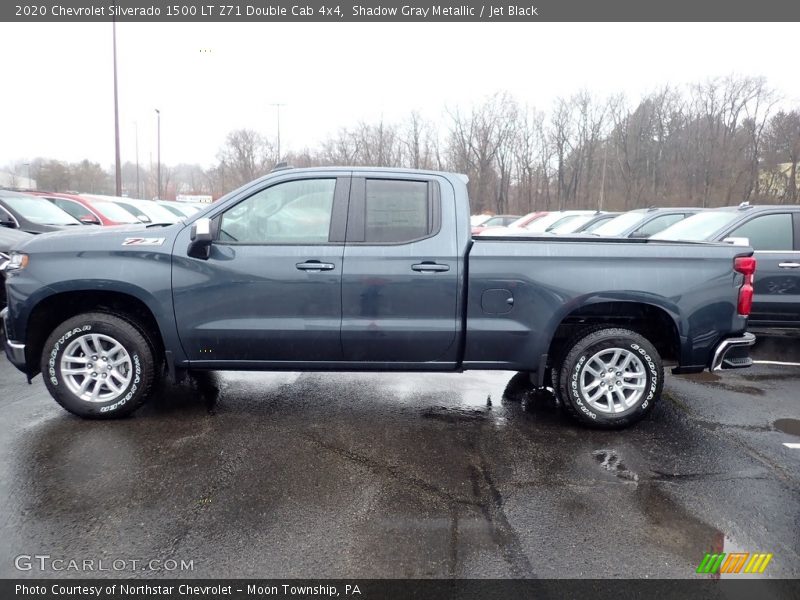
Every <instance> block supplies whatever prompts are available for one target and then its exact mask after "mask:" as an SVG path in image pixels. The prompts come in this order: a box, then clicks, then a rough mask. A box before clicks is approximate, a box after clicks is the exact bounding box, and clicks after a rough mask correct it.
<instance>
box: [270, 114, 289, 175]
mask: <svg viewBox="0 0 800 600" xmlns="http://www.w3.org/2000/svg"><path fill="white" fill-rule="evenodd" d="M270 106H274V107H275V109H276V110H277V112H278V140H277V146H278V148H277V150H278V160H277V161H275V162H281V106H286V105H285V104H279V103H277V102H273V103H272V104H270Z"/></svg>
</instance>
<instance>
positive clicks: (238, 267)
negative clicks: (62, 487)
mask: <svg viewBox="0 0 800 600" xmlns="http://www.w3.org/2000/svg"><path fill="white" fill-rule="evenodd" d="M469 215H470V210H469V199H468V196H467V185H466V178H465V177H463V176H460V175H454V174H450V173H438V172H430V171H417V170H391V169H367V168H327V169H323V168H320V169H282V170H280V171H276V172H274V173H272V174H270V175H268V176H266V177H264V178H262V179H259V180H257V181H254V182H252V183H250V184H247V185H245V186H243V187H241V188H239V189H238V190H236V191H234V192H232V193H230V194H229V195H228V196H226V197H224V198H222V199H220V200H219V201H217V202H216V203H215V204H214V205H213V206H212V207H210V208H209V210H208V211H206V212H204V213H200V214H199V215H198V216H195V217H189V218H187V219H186V220H182V221H179V222H177V223H175V224H172V225H166V226H160V227H153V226H150V227H148V228H146V229H145V228H143V227H140V228H139V229H134V228H133V226H132V227H131V228H128V229H127V230H125V229H121V228H106V229H104V230H102V231H97V232H93V234H92V235H85V234H83V235H81V234H80V233H78V232H63V233H60V234H52V235H47V236H40V237H37V238H35V239H32V240H31V241H29V242H27V243H26V244H24V245H23V246H22V247H20V248H19V249H18V253H15V254H12V257H11V262H10V264H9V267H8V268H7V271H6V273H7V275H8V280H7V286H6V287H7V289H8V290H9V291H10V292H11V293H10V294H9V305H8V307H7V309H5V311H4V313H3V316H4V319H5V324H6V336H7V339H6V343H5V348H6V354H7V356H8V358H9V359H10V360H11V362H12V363H13V364H14V365H16V366H17V367H18V368H19V369H20V370H21V371H23V372H24V373H25V374H26V375H27V377H29V378H30V377H34V376H35V375H37V374H38V373H40V372H42V373H43V374H44V383H45V385H46V386H47V388H48V390H49V391H50V393H51V394H52V395H53V397H54V398H55V399H56V400H57V401H58V402H59V403H60V404H61V405H62V406H63V407H64V408H66V409H67V410H69V411H71V412H73V413H75V414H77V415H80V416H82V417H89V418H104V417H115V416H122V415H125V414H129V413H131V412H133V411H134V410H135V409H136V408H138V407H139V406H141V405H142V403H144V402H145V401H146V400H148V398H149V397H150V396H151V395H152V393H153V389H154V388H153V386H154V384H155V382H156V379H157V378H158V377H159V376H160V375H161V374H162V373H163V372H165V371H166V372H167V373H169V374H170V376H171V377H173V378H175V379H180V378H181V376H182V374H184V373H185V372H186V371H187V370H188V369H230V370H240V369H251V370H285V369H288V370H292V371H296V370H309V371H315V370H363V371H387V370H389V371H462V370H465V369H501V370H513V371H525V372H528V373H529V374H530V377H531V378H532V381H533V382H534V383H535V385H539V386H545V385H548V386H552V387H554V388H556V389H557V390H558V391H559V394H560V395H561V399H562V401H563V402H562V404H563V406H564V407H565V409H566V410H567V411H568V412H569V413H570V414H571V415H573V416H574V417H575V418H576V419H578V420H580V421H581V422H583V423H587V424H592V425H597V426H605V427H620V426H624V425H628V424H630V423H633V422H635V421H637V420H639V419H641V418H642V417H643V416H644V415H646V414H647V413H648V412H649V411H650V410H651V409H652V407H653V405H654V403H655V402H657V401H658V398H659V396H660V394H661V388H662V386H663V383H664V375H663V361H665V360H666V361H668V362H669V363H670V364H672V365H675V371H676V372H699V371H702V370H703V369H712V370H717V369H722V368H735V367H747V366H749V365H750V364H751V361H750V359H749V357H748V347H749V346H750V345H751V344H752V343H753V341H754V336H753V335H752V334H749V333H747V332H746V327H747V315H748V314H749V311H750V307H749V296H748V286H749V277H750V276H751V274H752V272H753V269H754V268H755V261H754V259H753V258H752V250H751V249H750V248H742V247H737V246H732V245H729V244H714V245H710V244H691V243H689V244H687V243H681V242H651V241H650V240H625V239H591V240H589V239H586V240H580V241H578V240H575V239H574V238H561V237H558V236H553V235H551V236H548V237H547V238H538V239H537V238H530V239H523V238H491V237H477V238H472V236H471V235H470V221H469ZM78 241H79V242H80V243H77V242H78ZM662 357H663V358H662Z"/></svg>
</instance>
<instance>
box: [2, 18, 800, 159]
mask: <svg viewBox="0 0 800 600" xmlns="http://www.w3.org/2000/svg"><path fill="white" fill-rule="evenodd" d="M796 44H797V24H796V23H781V24H647V23H629V24H604V23H596V24H591V23H590V24H576V23H563V24H562V23H558V24H553V23H541V24H539V23H536V24H510V23H476V24H466V23H463V24H462V23H457V24H442V23H420V24H413V23H398V24H388V23H380V24H366V23H341V24H329V23H313V24H299V23H287V24H272V23H256V24H219V23H218V24H189V23H181V24H175V23H157V24H144V23H123V24H118V25H117V51H118V67H119V107H120V127H121V141H122V159H123V161H126V160H130V161H134V160H135V134H134V132H135V125H134V124H135V123H138V133H139V158H140V161H141V162H142V163H143V164H146V163H147V162H148V161H150V160H151V154H152V160H153V161H155V154H156V142H155V139H156V135H155V134H156V115H155V112H154V109H155V108H158V109H160V110H161V114H162V121H161V154H162V161H163V162H165V163H167V164H175V163H178V162H197V163H200V164H201V165H203V166H208V165H210V164H211V163H212V162H213V161H214V159H215V157H216V154H217V151H218V149H219V147H220V145H221V144H222V143H223V141H224V138H225V135H226V133H227V132H228V131H230V130H232V129H235V128H241V127H248V128H254V129H257V130H259V131H261V132H262V133H264V134H265V135H269V136H272V137H274V135H275V133H276V112H275V108H274V107H272V106H270V105H271V104H272V103H276V102H279V103H283V104H285V105H286V106H284V107H282V108H281V138H282V144H283V147H284V149H293V150H298V149H302V148H303V147H306V146H311V147H313V146H315V145H316V144H317V143H318V142H319V141H320V140H321V139H323V138H325V137H326V136H327V135H328V134H330V133H332V132H335V131H336V130H337V129H339V128H340V127H343V126H350V125H353V124H355V123H356V122H358V121H359V120H366V121H376V120H378V119H380V118H381V116H383V118H384V119H386V120H388V121H394V120H399V119H401V118H403V117H404V116H405V115H407V114H408V113H409V112H410V111H411V110H413V109H417V110H420V111H421V112H422V113H423V114H424V115H425V116H427V117H430V118H433V119H437V118H441V116H442V109H443V107H444V106H445V105H447V106H456V105H458V106H463V107H468V106H469V105H471V104H473V103H475V102H479V101H481V100H482V99H483V98H485V97H486V96H487V95H490V94H492V93H495V92H497V91H504V90H507V91H509V92H511V93H512V94H513V95H514V96H515V97H516V98H517V99H518V100H519V101H521V102H527V103H530V104H533V105H536V106H537V107H539V108H543V109H548V108H549V107H550V105H551V102H552V100H553V99H554V98H555V97H557V96H559V95H570V94H572V93H574V92H576V91H578V90H579V89H581V88H587V89H589V90H590V91H593V92H596V93H598V94H600V95H606V94H610V93H616V92H619V91H623V92H625V93H626V94H628V95H629V96H630V97H632V98H636V97H638V96H639V95H641V94H644V93H647V92H649V91H652V90H653V89H654V88H656V87H658V86H660V85H662V84H664V83H672V84H684V83H688V82H693V81H698V80H703V79H706V78H708V77H712V76H718V75H728V74H731V73H735V74H740V75H763V76H765V77H767V79H768V81H769V83H770V84H771V85H772V86H773V87H774V88H776V89H777V90H779V91H780V92H781V94H782V95H783V96H784V97H785V98H786V102H787V104H795V105H796V104H798V102H799V101H800V77H798V74H797V69H796V62H797V61H796V57H797V45H796ZM0 52H2V56H3V69H2V71H3V72H2V76H3V82H4V85H3V93H2V94H0V124H1V125H2V127H1V128H0V131H1V132H2V133H1V134H0V140H2V141H1V142H0V165H5V164H7V163H9V162H10V161H13V160H18V159H20V160H29V159H32V158H34V157H36V156H44V157H50V158H58V159H62V160H69V161H74V160H80V159H83V158H89V159H91V160H94V161H98V162H100V163H101V164H103V166H108V165H111V164H113V161H114V129H113V127H114V117H113V79H112V53H111V24H110V23H101V24H88V23H87V24H84V23H81V24H50V23H47V24H33V23H23V24H19V23H15V24H10V23H2V24H0Z"/></svg>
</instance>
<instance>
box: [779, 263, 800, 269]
mask: <svg viewBox="0 0 800 600" xmlns="http://www.w3.org/2000/svg"><path fill="white" fill-rule="evenodd" d="M778 266H779V267H780V268H781V269H797V268H798V267H800V263H796V262H785V263H778Z"/></svg>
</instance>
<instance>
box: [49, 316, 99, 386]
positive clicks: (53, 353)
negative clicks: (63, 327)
mask: <svg viewBox="0 0 800 600" xmlns="http://www.w3.org/2000/svg"><path fill="white" fill-rule="evenodd" d="M91 330H92V326H91V325H84V326H83V327H73V328H72V329H70V330H69V331H67V332H65V333H64V335H62V336H61V337H60V338H58V340H57V341H56V343H55V344H53V347H52V348H51V349H50V357H49V359H48V361H47V375H48V377H49V379H50V383H51V384H53V385H54V386H58V377H57V374H56V360H57V358H58V355H59V354H60V352H61V348H62V347H63V346H64V344H65V342H68V341H69V340H70V339H71V338H72V336H74V335H77V334H79V333H85V332H87V331H91Z"/></svg>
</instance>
